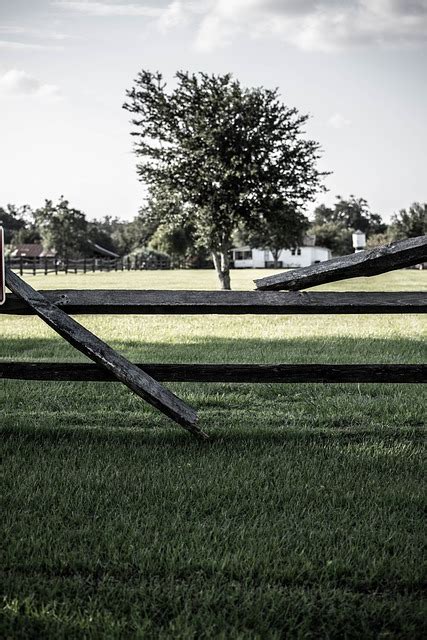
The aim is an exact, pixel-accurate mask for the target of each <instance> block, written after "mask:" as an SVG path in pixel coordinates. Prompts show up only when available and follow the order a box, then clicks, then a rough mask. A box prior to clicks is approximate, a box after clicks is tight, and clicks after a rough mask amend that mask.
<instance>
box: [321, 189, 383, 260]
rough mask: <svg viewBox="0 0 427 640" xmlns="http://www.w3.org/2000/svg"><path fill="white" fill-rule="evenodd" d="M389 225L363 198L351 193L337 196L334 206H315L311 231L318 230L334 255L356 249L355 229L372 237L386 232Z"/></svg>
mask: <svg viewBox="0 0 427 640" xmlns="http://www.w3.org/2000/svg"><path fill="white" fill-rule="evenodd" d="M386 227H387V226H386V225H385V224H384V222H383V221H382V219H381V216H380V215H379V214H377V213H372V212H371V211H370V209H369V205H368V202H367V201H366V200H365V199H364V198H356V197H355V196H353V195H350V196H349V197H348V198H342V197H341V196H337V197H336V202H335V204H334V205H333V207H328V206H326V205H324V204H321V205H320V206H318V207H316V209H315V210H314V221H313V225H312V227H311V229H310V232H311V233H313V234H315V236H316V242H317V244H319V245H322V246H324V247H328V249H331V251H332V253H333V254H334V255H346V254H348V253H352V251H353V244H352V237H351V236H352V233H353V231H357V230H359V231H363V232H364V233H365V234H366V236H367V238H369V237H370V236H373V235H374V234H383V233H384V232H385V231H386Z"/></svg>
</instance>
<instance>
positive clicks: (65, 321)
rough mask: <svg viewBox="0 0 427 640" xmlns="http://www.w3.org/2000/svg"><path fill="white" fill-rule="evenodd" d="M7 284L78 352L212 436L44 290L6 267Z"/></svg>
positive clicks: (178, 401) (190, 427)
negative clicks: (46, 296)
mask: <svg viewBox="0 0 427 640" xmlns="http://www.w3.org/2000/svg"><path fill="white" fill-rule="evenodd" d="M6 285H7V287H8V288H9V289H10V290H11V291H12V292H13V293H14V294H15V295H17V296H19V297H20V298H21V299H22V300H24V301H25V302H26V303H27V304H28V305H29V306H30V307H31V308H32V309H34V311H35V312H36V314H37V315H38V316H39V317H40V318H41V319H42V320H43V321H44V322H46V324H48V325H49V326H50V327H51V328H52V329H53V330H54V331H56V333H58V334H59V335H60V336H62V337H63V338H64V340H66V341H67V342H69V343H70V344H71V345H72V346H73V347H75V348H76V349H77V350H78V351H81V352H82V353H84V355H86V356H88V357H89V358H90V359H91V360H93V361H94V362H96V363H97V364H98V365H101V366H102V367H104V369H106V370H107V371H109V372H110V373H111V374H112V375H113V376H114V377H115V378H117V380H119V381H120V382H122V383H123V384H125V385H126V386H127V387H129V389H131V390H132V391H133V392H134V393H136V394H137V395H138V396H140V397H141V398H143V400H145V401H146V402H148V403H149V404H151V405H153V406H154V407H156V409H159V410H160V411H162V413H164V414H165V415H167V416H168V417H169V418H171V419H172V420H174V421H175V422H177V423H178V424H179V425H181V426H182V427H184V428H185V429H187V430H188V431H190V432H191V433H193V434H194V435H197V436H199V437H201V438H203V439H205V440H207V439H208V435H207V434H206V433H204V432H203V431H202V430H201V429H200V428H199V427H198V426H197V413H196V411H195V410H194V409H193V408H192V407H190V406H189V405H187V404H186V403H184V402H183V401H182V400H181V399H180V398H178V397H177V396H176V395H175V394H173V393H172V392H171V391H169V389H166V388H165V387H163V385H161V384H159V383H158V382H157V381H156V380H154V378H152V377H151V376H149V375H148V374H147V373H145V372H144V371H143V370H141V369H140V368H139V367H137V366H136V365H134V364H133V363H132V362H130V361H129V360H127V359H126V358H125V357H124V356H122V355H121V354H120V353H118V352H117V351H115V350H114V349H112V348H111V347H110V346H109V345H108V344H106V343H105V342H103V341H102V340H100V339H99V338H98V337H97V336H95V335H94V334H93V333H91V332H90V331H89V330H88V329H86V328H85V327H83V326H82V325H81V324H79V323H78V322H76V321H75V320H74V319H73V318H70V316H69V315H68V314H67V313H65V311H62V309H59V308H58V307H57V306H56V305H55V304H53V303H52V302H49V300H48V299H47V298H45V297H44V296H43V295H42V294H41V293H39V292H38V291H36V290H35V289H33V287H31V286H30V285H29V284H27V283H26V282H24V280H22V279H21V278H20V277H19V276H17V275H16V274H15V273H14V272H13V271H12V270H11V269H10V268H8V267H7V268H6Z"/></svg>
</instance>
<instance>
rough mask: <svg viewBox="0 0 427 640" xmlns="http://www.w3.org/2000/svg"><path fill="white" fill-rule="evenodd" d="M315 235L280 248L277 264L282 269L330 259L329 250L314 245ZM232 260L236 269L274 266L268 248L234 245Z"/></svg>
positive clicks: (306, 265) (305, 265)
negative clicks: (299, 242) (291, 246)
mask: <svg viewBox="0 0 427 640" xmlns="http://www.w3.org/2000/svg"><path fill="white" fill-rule="evenodd" d="M315 243H316V236H305V238H304V240H303V243H302V245H301V246H300V247H295V249H282V250H281V252H280V254H279V264H278V266H279V267H281V268H282V269H286V268H291V269H293V268H296V267H309V266H310V265H312V264H316V263H318V262H324V261H325V260H330V259H331V257H332V254H331V250H330V249H327V248H326V247H317V246H316V244H315ZM232 260H233V263H234V266H235V267H236V269H242V268H252V269H263V268H265V267H273V266H274V258H273V255H272V253H271V251H270V250H269V249H251V247H236V248H234V249H232Z"/></svg>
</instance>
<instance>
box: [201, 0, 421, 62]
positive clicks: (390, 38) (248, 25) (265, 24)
mask: <svg viewBox="0 0 427 640" xmlns="http://www.w3.org/2000/svg"><path fill="white" fill-rule="evenodd" d="M238 35H244V36H249V37H251V38H265V37H272V36H273V37H276V38H279V39H281V40H283V41H285V42H288V43H290V44H293V45H294V46H296V47H298V48H300V49H303V50H307V51H329V50H335V49H344V48H347V47H350V46H372V45H376V46H378V45H393V46H395V45H403V46H407V45H417V44H418V45H419V44H426V43H427V0H347V1H346V2H342V0H213V1H212V3H211V4H210V6H209V7H208V8H207V9H206V12H205V14H204V16H203V17H202V20H201V23H200V24H199V27H198V31H197V36H196V42H195V44H196V48H197V49H199V50H201V51H212V50H213V49H215V48H217V47H219V46H224V45H227V44H230V43H231V42H232V40H233V39H234V38H235V37H236V36H238Z"/></svg>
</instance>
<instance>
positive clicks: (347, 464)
mask: <svg viewBox="0 0 427 640" xmlns="http://www.w3.org/2000/svg"><path fill="white" fill-rule="evenodd" d="M267 273H268V272H267V271H262V272H261V271H254V270H245V271H240V272H233V274H232V281H233V285H234V287H235V288H236V289H251V288H253V284H252V279H253V278H255V277H260V276H262V275H267ZM27 280H28V282H30V283H33V284H34V285H36V286H37V288H40V289H42V288H44V289H54V288H76V289H77V288H86V289H92V288H93V289H95V288H128V289H131V288H135V289H138V288H141V289H144V288H148V289H156V288H159V289H160V288H161V289H168V288H169V289H196V288H197V289H215V288H216V286H217V285H216V277H215V274H214V273H213V272H210V271H169V272H155V271H152V272H138V273H134V272H130V273H121V272H119V273H110V274H105V273H102V274H100V273H97V274H87V275H73V274H69V275H68V276H65V275H63V274H60V275H58V276H54V275H51V276H36V277H33V276H28V277H27ZM322 288H323V289H334V290H349V289H351V290H389V291H393V290H394V291H398V290H425V291H427V272H418V271H412V270H411V271H410V270H406V271H399V272H394V273H391V274H388V275H384V276H378V277H375V278H370V279H358V280H350V281H347V282H342V283H337V284H334V285H327V286H324V287H322ZM80 321H81V322H83V323H84V324H85V325H86V326H87V327H88V328H90V329H91V330H93V331H95V332H96V333H97V334H98V335H99V336H101V337H102V338H104V339H106V340H107V341H108V342H110V343H111V344H112V345H113V346H114V347H116V348H117V349H118V350H119V351H121V352H122V353H124V354H126V355H127V356H129V357H130V359H132V360H134V361H139V362H144V361H147V362H258V363H269V362H270V363H274V362H277V363H279V362H281V363H298V362H301V363H309V362H321V363H334V362H340V363H357V362H371V363H380V362H384V363H405V362H406V363H419V362H423V361H425V360H426V350H427V349H426V344H425V335H426V321H425V317H423V316H421V315H408V316H392V315H384V316H332V315H331V316H250V315H248V316H182V317H177V316H80ZM0 338H1V341H0V358H2V359H4V360H31V361H34V360H41V361H50V360H57V361H67V360H68V361H84V357H83V356H82V355H81V354H79V353H77V352H76V351H75V350H73V349H72V348H71V347H70V346H69V345H67V344H66V343H65V342H64V341H63V340H62V339H61V338H59V337H58V336H57V335H56V334H55V333H54V332H53V331H52V330H50V329H49V328H48V327H47V326H46V325H44V324H43V323H42V321H41V320H39V319H38V318H35V317H18V316H15V317H14V316H6V315H0ZM423 340H424V342H423ZM169 386H170V388H172V389H173V390H174V391H176V392H177V393H178V394H179V395H180V396H181V397H182V398H184V399H185V400H186V401H188V402H189V403H191V404H192V405H193V406H194V407H195V408H197V410H198V412H199V416H200V425H201V426H202V427H203V428H204V429H205V430H206V431H208V433H209V434H211V436H212V441H211V442H209V443H201V442H198V441H196V440H195V439H194V438H193V437H192V436H191V435H190V434H188V433H187V432H185V431H184V430H182V429H181V428H180V427H178V426H176V425H174V424H173V423H171V422H170V421H168V420H167V418H165V417H164V416H163V415H161V414H159V413H158V412H156V411H154V410H153V409H152V408H150V407H148V406H147V405H146V404H145V403H143V402H142V401H141V400H140V399H138V398H137V397H136V396H134V395H133V394H132V393H131V392H130V391H128V390H127V389H126V388H124V387H122V386H121V385H119V384H112V383H104V384H102V383H86V384H85V383H50V382H44V383H38V382H21V381H7V380H2V381H0V396H1V399H0V421H1V429H2V432H3V445H2V451H3V460H4V465H3V509H2V514H3V515H2V525H1V529H2V534H1V535H2V542H3V544H2V554H3V557H2V562H1V581H2V585H1V591H2V593H3V594H4V609H3V613H2V622H1V625H2V630H1V633H0V635H1V637H5V638H80V637H81V638H144V639H145V638H153V639H155V638H184V639H187V638H194V639H196V638H197V639H198V638H223V639H229V638H259V639H265V638H363V639H367V638H384V639H385V638H387V639H389V638H408V639H415V638H422V637H425V634H426V628H425V626H424V625H423V620H425V618H426V607H425V604H424V603H425V600H423V585H425V578H426V571H425V563H424V557H425V556H424V553H423V551H424V549H423V547H424V542H425V528H424V526H425V525H424V520H423V511H424V508H425V499H424V495H425V483H424V478H423V465H424V462H425V422H426V420H425V418H426V409H425V407H426V393H425V387H423V386H422V385H410V384H404V385H397V384H379V385H373V384H363V385H357V384H353V385H350V384H336V385H332V384H331V385H315V384H291V385H286V384H283V385H274V384H264V385H255V384H253V385H249V384H244V385H238V384H233V385H231V384H193V383H191V384H189V383H187V384H184V383H182V384H175V385H169Z"/></svg>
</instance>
